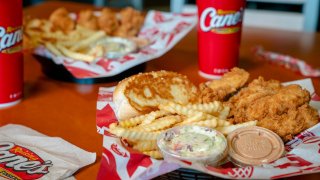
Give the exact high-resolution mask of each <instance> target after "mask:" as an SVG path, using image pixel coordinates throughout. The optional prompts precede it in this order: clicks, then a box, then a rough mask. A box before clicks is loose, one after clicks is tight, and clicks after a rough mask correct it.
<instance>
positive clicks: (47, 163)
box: [0, 124, 96, 180]
mask: <svg viewBox="0 0 320 180" xmlns="http://www.w3.org/2000/svg"><path fill="white" fill-rule="evenodd" d="M95 160H96V154H95V153H90V152H87V151H84V150H82V149H80V148H78V147H76V146H75V145H73V144H70V143H69V142H67V141H65V140H63V139H61V138H59V137H49V136H46V135H44V134H41V133H39V132H37V131H35V130H33V129H30V128H28V127H25V126H21V125H14V124H8V125H5V126H2V127H0V179H3V178H4V179H41V180H51V179H66V178H68V180H71V179H74V178H73V177H70V176H72V174H74V173H75V172H76V171H77V170H78V169H80V168H82V167H84V166H87V165H89V164H91V163H93V162H94V161H95ZM8 177H10V178H8Z"/></svg>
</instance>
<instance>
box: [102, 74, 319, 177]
mask: <svg viewBox="0 0 320 180" xmlns="http://www.w3.org/2000/svg"><path fill="white" fill-rule="evenodd" d="M284 84H300V85H301V86H302V87H304V88H306V89H307V90H308V91H309V92H310V94H311V95H312V100H311V102H310V105H311V106H313V107H314V108H316V109H317V110H318V111H319V113H320V97H319V96H317V95H316V94H315V90H314V87H313V85H312V81H311V79H303V80H298V81H293V82H287V83H284ZM113 90H114V88H100V90H99V96H98V102H97V119H96V123H97V129H98V132H99V133H101V134H103V154H102V159H101V167H100V171H99V174H98V179H106V177H108V179H109V178H113V179H151V178H153V177H156V176H160V175H162V174H165V173H168V172H170V171H173V170H176V169H178V168H181V167H185V168H192V169H196V170H198V171H202V172H205V173H207V174H211V175H213V176H218V177H221V178H228V179H270V178H273V179H276V178H284V177H289V176H295V175H301V174H308V173H315V172H320V123H318V124H317V125H315V126H313V127H311V128H310V129H308V130H306V131H304V132H302V133H301V134H299V135H297V136H296V137H295V139H293V140H292V141H290V142H288V143H287V144H286V146H285V148H286V150H287V154H286V155H285V156H284V157H283V158H281V159H279V160H277V161H275V162H273V163H271V164H267V165H264V166H263V167H257V166H248V167H242V168H236V167H235V166H234V165H233V164H232V163H231V162H228V163H226V164H225V165H223V166H222V167H220V168H215V167H208V166H207V167H204V166H201V165H199V164H192V163H191V162H185V161H184V162H182V161H175V160H170V159H168V160H167V161H169V162H166V161H163V160H155V159H152V158H150V157H149V156H146V155H143V154H140V153H139V152H137V151H134V150H132V149H130V148H127V147H126V146H124V145H123V144H122V142H121V141H120V139H119V138H117V137H115V136H113V135H112V134H110V133H109V132H108V131H107V130H108V125H109V124H110V123H112V122H115V121H117V118H116V116H115V113H114V112H115V107H114V104H113V102H112V93H113Z"/></svg>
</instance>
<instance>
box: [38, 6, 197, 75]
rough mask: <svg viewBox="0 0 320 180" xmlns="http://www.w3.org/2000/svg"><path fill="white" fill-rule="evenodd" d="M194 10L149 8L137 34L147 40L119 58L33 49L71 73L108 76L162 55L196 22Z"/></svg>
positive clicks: (43, 48) (39, 48)
mask: <svg viewBox="0 0 320 180" xmlns="http://www.w3.org/2000/svg"><path fill="white" fill-rule="evenodd" d="M196 22H197V14H195V13H183V14H173V13H166V12H159V11H149V12H148V14H147V15H146V18H145V22H144V25H143V27H142V29H141V31H140V33H139V35H138V37H141V38H146V39H148V40H149V42H150V44H149V45H148V46H146V47H144V48H142V49H140V50H139V51H138V52H136V53H130V54H127V55H126V56H124V57H121V58H118V59H106V58H100V59H97V60H96V61H95V62H94V63H87V62H83V61H75V60H73V59H70V58H67V57H62V56H56V55H54V54H52V53H51V52H50V51H49V50H48V49H46V48H45V47H44V46H39V47H37V48H36V49H35V51H34V53H35V54H36V55H39V56H43V57H46V58H49V59H52V60H53V61H54V63H55V64H57V65H60V64H62V65H63V66H64V67H65V68H66V69H67V70H68V71H69V72H70V73H71V74H72V75H73V76H74V77H76V78H79V79H82V78H98V77H110V76H114V75H117V74H120V73H121V72H123V71H125V70H127V69H130V68H131V67H134V66H137V65H139V64H142V63H144V62H147V61H150V60H152V59H155V58H158V57H160V56H162V55H163V54H164V53H166V52H167V51H169V50H170V49H172V48H173V46H174V45H175V44H176V43H177V42H179V41H180V40H181V39H182V38H183V37H184V36H185V35H186V34H187V33H188V32H189V31H190V30H191V29H192V28H193V27H194V26H195V24H196Z"/></svg>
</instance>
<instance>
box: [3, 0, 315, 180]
mask: <svg viewBox="0 0 320 180" xmlns="http://www.w3.org/2000/svg"><path fill="white" fill-rule="evenodd" d="M58 7H66V8H67V9H69V10H70V11H75V12H77V11H79V10H82V9H87V8H93V7H92V6H90V5H86V4H76V3H67V2H46V3H43V4H40V5H36V6H33V7H28V8H25V10H24V14H25V15H31V16H32V17H38V18H47V17H48V16H49V14H50V13H51V12H52V11H53V10H54V9H56V8H58ZM242 35H243V36H242V44H241V51H240V63H239V67H241V68H244V69H246V70H248V71H249V72H250V73H251V79H253V78H256V77H258V76H259V75H262V76H264V77H265V78H266V79H271V78H274V79H278V80H280V81H291V80H297V79H303V78H304V77H303V76H301V75H298V74H295V73H293V72H292V71H290V70H287V69H284V68H283V67H279V66H277V65H271V64H268V63H265V62H257V61H254V60H253V59H254V56H253V54H252V52H251V48H252V47H253V46H255V45H262V46H263V47H264V48H265V49H267V50H271V51H276V52H281V53H284V54H290V55H292V56H293V57H297V58H300V59H303V60H305V61H307V62H308V63H309V64H311V65H312V66H314V67H318V68H319V67H320V61H319V57H320V51H319V49H320V34H307V33H299V32H287V31H276V30H266V29H256V28H247V27H244V29H243V34H242ZM196 44H197V37H196V31H195V30H193V31H192V32H190V33H189V34H188V35H187V36H186V37H185V38H184V39H183V40H182V41H181V42H179V43H178V44H177V45H176V46H175V47H174V48H173V49H172V50H171V51H169V52H168V53H166V54H165V55H163V56H162V57H160V58H158V59H155V60H153V61H150V62H148V63H147V67H146V71H151V70H161V69H165V70H171V71H176V72H179V73H182V74H186V75H188V77H189V78H190V79H191V80H192V81H193V82H194V83H196V84H198V83H200V82H203V81H205V79H203V78H200V77H199V75H198V69H197V46H196ZM24 57H25V58H24V62H25V68H24V69H25V72H24V78H25V80H24V85H25V87H24V93H25V97H24V100H23V101H22V102H21V103H20V104H18V105H16V106H14V107H11V108H7V109H4V110H0V125H5V124H9V123H14V124H22V125H25V126H28V127H30V128H32V129H35V130H37V131H40V132H42V133H44V134H46V135H48V136H58V137H61V138H63V139H65V140H67V141H69V142H70V143H72V144H74V145H76V146H78V147H80V148H83V149H85V150H87V151H91V152H96V153H97V161H96V163H94V164H93V165H90V166H88V167H85V168H83V169H81V170H79V171H78V172H77V173H76V178H77V179H94V177H95V176H96V174H97V172H98V169H99V162H100V159H101V154H102V136H101V135H99V134H98V133H97V132H96V125H95V115H96V101H97V94H98V89H99V87H107V86H113V85H115V83H103V84H93V85H78V84H74V83H67V82H61V81H56V80H52V79H49V78H47V77H46V76H45V75H43V73H42V72H41V68H40V65H39V64H38V62H37V61H36V60H35V58H34V57H33V56H32V55H31V54H30V53H25V56H24ZM312 80H313V83H314V86H315V89H316V92H317V94H320V79H319V78H313V79H312ZM298 178H302V176H299V177H294V178H292V179H298ZM304 178H308V179H309V178H310V179H319V178H320V174H313V175H306V176H304Z"/></svg>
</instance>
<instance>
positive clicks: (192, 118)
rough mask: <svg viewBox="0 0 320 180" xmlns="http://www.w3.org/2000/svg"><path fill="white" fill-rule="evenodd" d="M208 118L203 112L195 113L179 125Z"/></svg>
mask: <svg viewBox="0 0 320 180" xmlns="http://www.w3.org/2000/svg"><path fill="white" fill-rule="evenodd" d="M204 119H206V117H205V116H204V115H203V114H202V113H195V114H193V115H190V116H188V117H186V118H184V119H183V121H182V122H181V123H179V125H185V124H190V123H192V122H197V121H201V120H204Z"/></svg>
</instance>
